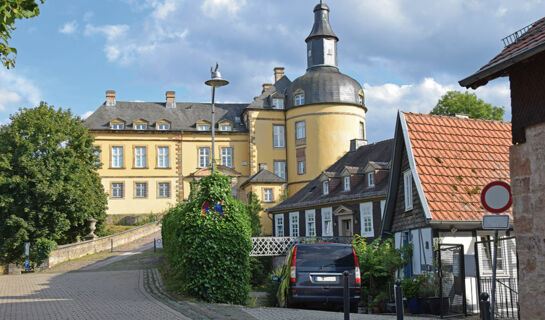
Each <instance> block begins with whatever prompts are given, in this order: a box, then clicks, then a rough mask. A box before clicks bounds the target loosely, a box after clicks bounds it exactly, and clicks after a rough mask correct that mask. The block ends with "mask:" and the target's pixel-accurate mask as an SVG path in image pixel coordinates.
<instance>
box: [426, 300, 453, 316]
mask: <svg viewBox="0 0 545 320" xmlns="http://www.w3.org/2000/svg"><path fill="white" fill-rule="evenodd" d="M441 299H443V312H442V314H444V315H445V314H447V313H448V309H449V300H448V297H443V298H426V299H425V300H426V302H425V304H426V305H427V310H426V313H429V314H435V315H440V314H441Z"/></svg>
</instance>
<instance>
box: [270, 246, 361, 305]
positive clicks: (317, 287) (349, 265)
mask: <svg viewBox="0 0 545 320" xmlns="http://www.w3.org/2000/svg"><path fill="white" fill-rule="evenodd" d="M282 271H283V272H282V276H281V278H280V279H278V277H275V279H273V280H278V281H281V284H280V286H279V292H278V295H277V296H278V298H279V299H278V300H279V301H280V305H281V306H288V307H292V306H314V305H320V306H336V307H341V308H342V306H343V299H344V296H343V293H344V292H343V272H344V271H348V272H349V276H348V286H349V292H350V310H351V311H352V312H356V310H357V307H358V302H359V301H360V294H361V275H360V268H359V263H358V258H357V256H356V252H355V250H354V248H353V247H352V245H349V244H337V243H305V244H297V245H295V246H294V247H293V248H292V250H291V252H290V254H289V256H288V257H287V259H286V263H285V264H284V267H283V270H282Z"/></svg>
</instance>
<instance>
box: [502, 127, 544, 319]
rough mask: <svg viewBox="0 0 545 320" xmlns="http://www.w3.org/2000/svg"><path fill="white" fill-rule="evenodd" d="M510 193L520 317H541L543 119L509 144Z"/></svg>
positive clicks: (542, 290) (542, 278) (542, 309)
mask: <svg viewBox="0 0 545 320" xmlns="http://www.w3.org/2000/svg"><path fill="white" fill-rule="evenodd" d="M510 169H511V193H512V195H513V215H514V218H515V237H516V241H517V253H518V259H519V304H520V316H521V319H523V320H525V319H545V304H544V303H543V299H544V297H545V123H541V124H537V125H534V126H530V127H527V128H526V142H525V143H521V144H518V145H514V146H511V149H510Z"/></svg>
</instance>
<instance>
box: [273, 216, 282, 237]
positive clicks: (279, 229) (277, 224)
mask: <svg viewBox="0 0 545 320" xmlns="http://www.w3.org/2000/svg"><path fill="white" fill-rule="evenodd" d="M274 221H275V229H276V230H275V232H276V236H277V237H283V236H284V214H283V213H280V214H275V215H274Z"/></svg>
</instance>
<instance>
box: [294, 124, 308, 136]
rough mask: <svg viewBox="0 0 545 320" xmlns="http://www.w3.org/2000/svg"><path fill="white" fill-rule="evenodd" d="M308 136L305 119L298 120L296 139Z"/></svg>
mask: <svg viewBox="0 0 545 320" xmlns="http://www.w3.org/2000/svg"><path fill="white" fill-rule="evenodd" d="M306 136H307V132H306V128H305V121H297V122H296V123H295V139H297V140H299V139H305V138H306Z"/></svg>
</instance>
